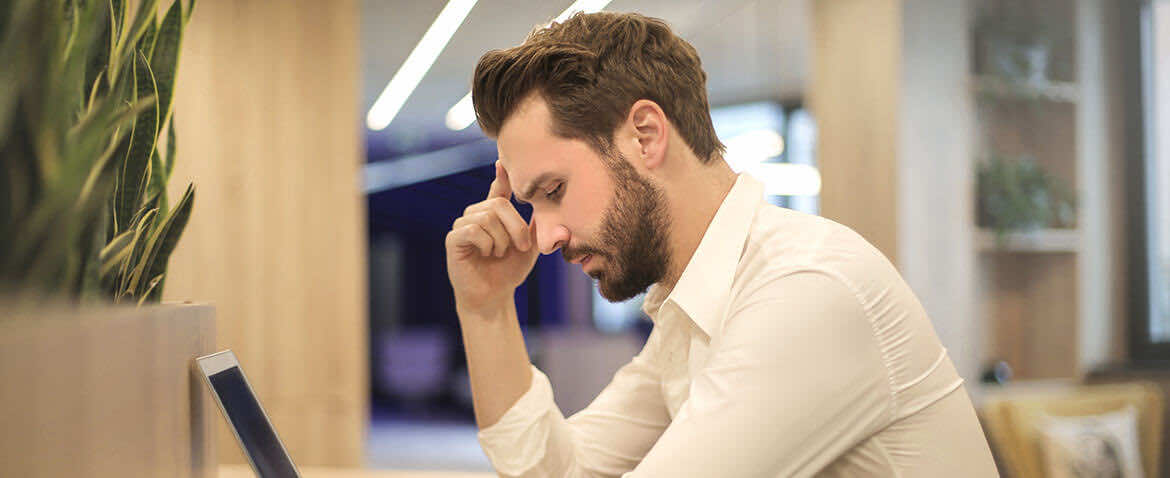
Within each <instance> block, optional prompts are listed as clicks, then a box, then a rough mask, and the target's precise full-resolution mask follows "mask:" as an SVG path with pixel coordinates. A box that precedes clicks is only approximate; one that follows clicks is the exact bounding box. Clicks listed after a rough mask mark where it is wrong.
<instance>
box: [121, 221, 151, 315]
mask: <svg viewBox="0 0 1170 478" xmlns="http://www.w3.org/2000/svg"><path fill="white" fill-rule="evenodd" d="M157 218H158V215H157V211H155V210H153V209H152V210H150V211H147V213H146V214H144V215H143V216H142V218H141V219H140V220H139V221H138V222H137V223H136V224H135V225H134V227H133V229H134V237H133V239H132V240H131V241H132V243H133V247H132V248H131V249H130V255H129V257H127V258H126V261H125V262H123V263H122V267H121V269H119V271H118V281H117V283H118V289H117V291H116V295H115V296H114V301H115V302H118V301H119V300H121V298H122V295H123V294H124V293H125V292H126V291H133V290H134V289H133V287H134V285H135V283H136V282H137V281H138V278H139V277H140V276H141V275H142V271H143V270H144V269H145V264H146V261H145V259H146V257H148V255H147V251H149V250H150V248H149V246H150V238H151V231H152V230H154V223H155V220H156V219H157Z"/></svg>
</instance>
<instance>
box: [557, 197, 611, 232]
mask: <svg viewBox="0 0 1170 478" xmlns="http://www.w3.org/2000/svg"><path fill="white" fill-rule="evenodd" d="M576 192H577V194H572V193H570V194H568V195H567V196H566V197H565V198H564V199H565V201H564V203H563V205H562V210H563V212H564V219H563V220H564V221H565V226H566V227H568V228H569V230H570V231H572V232H573V234H574V235H579V236H581V237H580V239H583V240H585V241H590V240H591V239H593V238H594V237H596V234H597V231H598V230H600V229H601V224H602V222H603V221H604V220H605V211H606V210H607V209H608V206H609V201H608V200H606V199H605V198H604V197H602V196H600V195H598V194H596V193H595V192H593V191H588V190H586V189H585V188H581V190H579V191H576Z"/></svg>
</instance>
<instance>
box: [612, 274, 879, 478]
mask: <svg viewBox="0 0 1170 478" xmlns="http://www.w3.org/2000/svg"><path fill="white" fill-rule="evenodd" d="M737 302H739V304H740V305H738V306H737V310H733V311H732V313H731V314H730V315H729V316H728V319H727V321H726V322H725V323H724V326H723V332H722V334H721V339H720V343H718V344H714V343H713V348H712V354H711V356H710V359H709V361H708V362H707V363H706V364H705V365H704V367H703V369H702V370H701V371H700V372H699V373H698V374H697V375H696V376H695V378H694V379H693V381H692V383H691V389H690V396H689V398H688V400H687V402H686V403H685V404H684V405H683V407H682V409H681V410H680V412H679V415H678V417H676V419H675V420H674V422H673V423H672V424H671V425H670V426H669V428H667V430H666V431H665V432H664V433H663V435H662V437H661V438H660V439H659V440H658V442H657V443H656V444H655V446H654V448H653V449H652V450H650V452H649V453H648V454H647V455H646V457H645V459H644V460H643V461H642V462H641V463H640V464H639V466H638V467H637V468H636V469H635V470H633V471H632V472H630V473H627V474H626V475H624V476H625V477H627V478H630V477H637V478H643V477H661V476H671V477H708V476H744V477H748V476H751V477H772V476H786V477H804V476H812V475H815V474H816V473H817V472H819V471H821V470H822V469H823V468H825V466H826V465H828V464H829V463H831V462H832V461H834V460H835V459H836V458H837V457H839V456H840V455H842V454H843V453H844V452H846V451H847V450H849V449H851V448H852V447H854V446H856V445H857V444H858V443H860V442H862V441H863V440H865V439H866V438H867V437H869V436H870V435H872V434H873V433H876V432H877V431H878V430H880V429H881V427H883V426H885V424H886V423H888V422H889V417H890V416H891V413H892V406H893V405H892V398H891V397H892V395H891V394H892V389H891V386H890V381H889V373H888V371H887V367H886V365H885V361H884V360H883V357H882V352H881V348H880V346H879V344H878V340H877V339H876V337H875V330H874V328H873V325H872V322H871V321H870V320H869V318H868V314H867V313H866V310H865V308H864V307H863V306H862V302H861V301H860V300H859V299H858V298H857V296H856V295H855V294H854V293H853V292H852V291H851V289H849V288H848V287H847V286H846V285H845V284H844V283H842V282H840V281H839V280H837V279H836V278H833V277H830V276H828V275H825V274H822V273H819V272H799V273H795V274H791V275H786V276H783V277H781V278H778V279H774V280H772V281H770V282H769V283H768V284H767V285H766V286H765V287H761V288H759V289H757V290H756V291H755V292H753V293H751V296H750V297H748V298H747V299H746V300H743V301H737Z"/></svg>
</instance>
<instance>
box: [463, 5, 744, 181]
mask: <svg viewBox="0 0 1170 478" xmlns="http://www.w3.org/2000/svg"><path fill="white" fill-rule="evenodd" d="M473 81H474V82H473V86H472V101H473V103H474V104H475V113H476V116H477V117H478V120H479V126H480V128H481V129H483V131H484V133H486V134H488V135H489V136H493V137H494V136H497V135H498V134H499V132H500V126H501V125H503V123H504V121H505V120H506V119H508V116H509V115H511V114H512V112H513V111H515V109H516V107H517V105H518V104H519V103H520V101H521V100H523V99H525V98H526V97H527V96H528V95H530V94H532V93H538V94H540V95H541V96H542V97H543V98H544V100H545V101H546V102H547V103H548V108H549V111H550V112H551V113H552V118H553V125H552V130H553V133H554V134H556V135H558V136H562V137H566V138H574V139H582V140H585V141H587V142H589V143H590V144H591V145H592V146H593V148H594V149H596V150H597V151H598V152H599V153H601V154H606V155H608V154H610V153H611V152H612V151H611V150H612V146H613V133H614V131H615V130H616V129H617V126H618V124H620V123H621V122H622V121H623V120H625V118H626V115H627V114H628V113H629V110H630V107H631V106H633V105H634V102H636V101H638V100H640V99H648V100H651V101H654V102H655V103H658V106H659V107H661V108H662V111H663V112H665V113H666V117H667V118H668V119H669V120H670V121H671V123H673V124H674V126H675V128H677V130H678V133H679V136H681V137H682V139H683V140H684V141H686V143H687V145H688V146H690V148H691V150H692V151H694V153H695V155H696V156H698V158H699V161H701V162H703V163H706V162H708V161H710V160H711V159H712V158H714V157H715V154H716V153H720V154H722V153H723V150H724V147H723V144H722V143H720V142H719V138H717V137H716V136H715V128H714V127H713V126H712V125H711V114H710V112H709V110H708V106H707V89H706V83H707V74H706V73H704V72H703V68H702V64H701V62H700V61H699V54H698V52H696V51H695V48H694V47H692V46H691V45H690V44H689V43H687V42H686V41H685V40H683V39H681V38H679V37H678V36H675V34H674V33H673V32H671V30H670V27H669V26H668V25H667V24H666V23H665V22H663V21H662V20H659V19H656V18H650V17H646V16H642V15H639V14H636V13H609V12H602V13H591V14H583V13H578V14H576V15H573V16H572V17H570V18H569V19H568V20H565V21H564V22H563V23H554V24H552V25H550V26H548V27H544V28H538V29H536V30H534V31H533V32H532V33H530V34H529V35H528V38H527V39H526V40H525V41H524V43H523V44H521V45H519V46H515V47H512V48H508V49H506V50H492V51H489V52H487V53H486V54H484V55H483V57H481V58H480V59H479V64H477V65H476V66H475V77H474V80H473Z"/></svg>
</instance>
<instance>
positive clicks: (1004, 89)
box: [971, 75, 1081, 103]
mask: <svg viewBox="0 0 1170 478" xmlns="http://www.w3.org/2000/svg"><path fill="white" fill-rule="evenodd" d="M971 89H972V90H974V91H975V92H976V93H978V94H980V95H984V96H990V97H995V98H1006V99H1017V100H1043V101H1051V102H1056V103H1076V102H1077V101H1078V100H1080V97H1081V94H1080V89H1079V88H1078V87H1077V84H1076V83H1070V82H1066V81H1052V82H1047V83H1028V82H1024V81H1016V80H1009V79H1006V78H1000V77H997V76H990V75H976V76H972V77H971Z"/></svg>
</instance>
